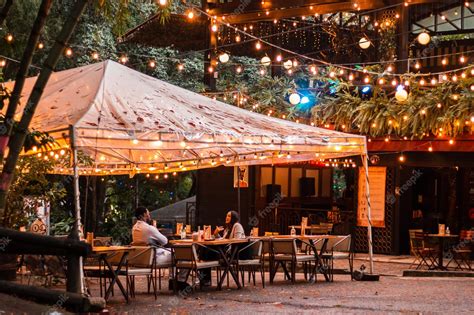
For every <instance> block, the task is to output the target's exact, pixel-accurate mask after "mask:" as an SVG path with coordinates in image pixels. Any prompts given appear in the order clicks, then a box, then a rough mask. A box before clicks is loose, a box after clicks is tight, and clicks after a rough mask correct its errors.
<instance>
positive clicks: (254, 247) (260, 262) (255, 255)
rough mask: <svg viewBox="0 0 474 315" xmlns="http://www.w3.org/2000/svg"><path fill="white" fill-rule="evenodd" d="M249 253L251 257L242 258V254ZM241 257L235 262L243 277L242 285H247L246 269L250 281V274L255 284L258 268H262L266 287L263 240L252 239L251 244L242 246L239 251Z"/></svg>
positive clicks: (263, 282) (261, 271)
mask: <svg viewBox="0 0 474 315" xmlns="http://www.w3.org/2000/svg"><path fill="white" fill-rule="evenodd" d="M246 252H247V253H248V254H249V255H248V256H249V258H247V259H240V256H241V254H243V253H246ZM237 257H239V258H238V259H237V260H236V262H235V264H236V269H237V270H238V271H239V272H240V274H241V278H242V287H244V286H245V271H247V272H248V279H249V280H248V281H249V283H250V276H252V278H253V285H255V273H256V271H257V269H259V270H260V275H261V278H262V286H263V287H264V288H265V269H264V255H263V241H262V240H260V239H257V240H251V241H250V244H247V245H246V246H244V247H242V248H241V249H239V250H238V252H237Z"/></svg>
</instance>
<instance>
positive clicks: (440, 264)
mask: <svg viewBox="0 0 474 315" xmlns="http://www.w3.org/2000/svg"><path fill="white" fill-rule="evenodd" d="M426 236H428V237H431V238H435V239H437V240H438V266H437V267H438V269H442V270H446V269H447V267H444V266H443V256H444V255H443V254H444V240H445V239H453V238H458V237H459V235H456V234H427V235H426Z"/></svg>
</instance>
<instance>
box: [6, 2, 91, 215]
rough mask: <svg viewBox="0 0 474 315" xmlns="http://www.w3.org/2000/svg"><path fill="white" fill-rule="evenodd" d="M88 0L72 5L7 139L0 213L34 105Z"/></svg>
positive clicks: (34, 108)
mask: <svg viewBox="0 0 474 315" xmlns="http://www.w3.org/2000/svg"><path fill="white" fill-rule="evenodd" d="M87 3H88V0H77V2H76V3H75V5H74V7H73V8H72V10H71V12H70V15H69V17H68V19H67V20H66V22H65V23H64V25H63V28H62V30H61V32H60V34H59V36H58V38H57V39H56V42H55V43H54V46H53V48H52V49H51V51H50V53H49V55H48V58H47V59H46V61H45V62H44V64H43V67H42V69H41V72H40V74H39V76H38V79H37V80H36V83H35V85H34V87H33V90H32V92H31V95H30V97H29V99H28V102H27V104H26V106H25V109H24V110H23V115H22V117H21V120H20V123H19V126H18V130H17V131H16V132H15V133H14V134H13V136H12V138H11V139H10V141H9V148H10V151H9V153H8V156H7V160H6V162H5V165H4V167H3V170H2V174H1V175H0V213H3V210H4V209H5V202H6V194H7V192H8V189H9V188H10V185H11V182H12V178H13V172H14V171H15V166H16V163H17V161H18V157H19V156H20V153H21V150H22V148H23V145H24V143H25V138H26V133H27V131H28V127H29V125H30V123H31V120H32V119H33V115H34V114H35V110H36V107H37V106H38V103H39V100H40V99H41V96H42V95H43V91H44V88H45V86H46V84H47V83H48V80H49V78H50V76H51V73H52V72H53V70H54V68H55V67H56V64H57V62H58V60H59V58H60V57H61V55H62V52H63V50H64V48H65V46H66V44H67V42H68V41H69V39H70V38H71V35H72V33H73V32H74V29H75V28H76V25H77V23H78V21H79V17H80V16H81V15H82V12H83V11H84V8H85V7H86V5H87Z"/></svg>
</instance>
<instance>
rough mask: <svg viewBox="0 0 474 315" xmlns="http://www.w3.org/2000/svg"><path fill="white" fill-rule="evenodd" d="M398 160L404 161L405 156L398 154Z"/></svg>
mask: <svg viewBox="0 0 474 315" xmlns="http://www.w3.org/2000/svg"><path fill="white" fill-rule="evenodd" d="M398 160H399V161H400V162H405V156H403V154H402V155H400V156H399V157H398Z"/></svg>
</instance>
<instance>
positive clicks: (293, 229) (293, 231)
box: [290, 226, 296, 236]
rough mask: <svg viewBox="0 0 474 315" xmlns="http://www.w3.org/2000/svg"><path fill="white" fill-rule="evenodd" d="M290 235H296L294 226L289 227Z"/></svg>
mask: <svg viewBox="0 0 474 315" xmlns="http://www.w3.org/2000/svg"><path fill="white" fill-rule="evenodd" d="M290 235H291V236H296V229H295V227H294V226H292V227H291V231H290Z"/></svg>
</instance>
